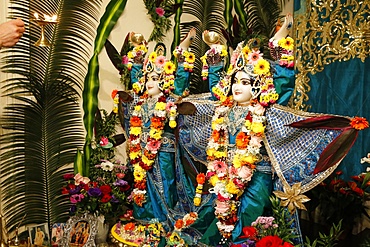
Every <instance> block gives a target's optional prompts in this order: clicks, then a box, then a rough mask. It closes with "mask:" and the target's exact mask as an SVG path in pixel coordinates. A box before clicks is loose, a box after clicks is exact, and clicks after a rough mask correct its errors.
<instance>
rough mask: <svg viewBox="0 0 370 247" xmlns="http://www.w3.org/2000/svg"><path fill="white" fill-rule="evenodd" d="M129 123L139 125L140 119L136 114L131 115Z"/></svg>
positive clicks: (133, 125)
mask: <svg viewBox="0 0 370 247" xmlns="http://www.w3.org/2000/svg"><path fill="white" fill-rule="evenodd" d="M130 124H131V126H132V127H140V126H141V119H140V118H139V117H137V116H133V117H131V119H130Z"/></svg>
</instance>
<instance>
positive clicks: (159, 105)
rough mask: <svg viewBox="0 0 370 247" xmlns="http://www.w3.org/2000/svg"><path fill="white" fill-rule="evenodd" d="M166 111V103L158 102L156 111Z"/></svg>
mask: <svg viewBox="0 0 370 247" xmlns="http://www.w3.org/2000/svg"><path fill="white" fill-rule="evenodd" d="M164 109H166V103H165V102H157V103H156V104H155V110H157V111H163V110H164Z"/></svg>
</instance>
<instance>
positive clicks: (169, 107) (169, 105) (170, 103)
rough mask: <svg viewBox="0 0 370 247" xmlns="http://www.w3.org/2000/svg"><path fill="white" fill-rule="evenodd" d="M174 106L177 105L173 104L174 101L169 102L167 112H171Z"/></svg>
mask: <svg viewBox="0 0 370 247" xmlns="http://www.w3.org/2000/svg"><path fill="white" fill-rule="evenodd" d="M174 105H175V103H173V102H172V101H169V102H167V105H166V111H168V112H169V111H170V110H171V107H173V106H174Z"/></svg>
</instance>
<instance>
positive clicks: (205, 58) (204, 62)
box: [200, 55, 207, 65]
mask: <svg viewBox="0 0 370 247" xmlns="http://www.w3.org/2000/svg"><path fill="white" fill-rule="evenodd" d="M200 61H202V64H203V65H205V64H207V56H206V55H204V56H203V57H200Z"/></svg>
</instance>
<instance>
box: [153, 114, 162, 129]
mask: <svg viewBox="0 0 370 247" xmlns="http://www.w3.org/2000/svg"><path fill="white" fill-rule="evenodd" d="M150 126H151V127H152V128H155V129H163V127H164V124H163V121H162V119H161V118H159V117H152V119H151V125H150Z"/></svg>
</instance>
